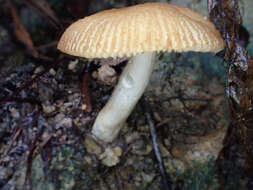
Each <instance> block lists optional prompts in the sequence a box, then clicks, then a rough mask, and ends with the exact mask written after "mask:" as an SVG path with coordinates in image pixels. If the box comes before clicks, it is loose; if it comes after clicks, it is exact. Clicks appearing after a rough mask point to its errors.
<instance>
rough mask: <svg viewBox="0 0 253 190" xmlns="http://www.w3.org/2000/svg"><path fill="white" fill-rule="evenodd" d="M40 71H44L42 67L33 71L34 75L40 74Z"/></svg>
mask: <svg viewBox="0 0 253 190" xmlns="http://www.w3.org/2000/svg"><path fill="white" fill-rule="evenodd" d="M42 71H44V67H43V66H39V67H37V68H36V69H35V71H34V74H38V73H41V72H42Z"/></svg>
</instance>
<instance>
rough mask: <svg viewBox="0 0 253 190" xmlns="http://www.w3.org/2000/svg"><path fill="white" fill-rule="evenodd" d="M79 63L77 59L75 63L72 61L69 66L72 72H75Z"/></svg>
mask: <svg viewBox="0 0 253 190" xmlns="http://www.w3.org/2000/svg"><path fill="white" fill-rule="evenodd" d="M77 63H78V59H76V60H74V61H70V63H69V65H68V69H69V70H71V71H74V70H75V68H76V65H77Z"/></svg>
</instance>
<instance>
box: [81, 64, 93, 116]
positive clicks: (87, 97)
mask: <svg viewBox="0 0 253 190" xmlns="http://www.w3.org/2000/svg"><path fill="white" fill-rule="evenodd" d="M88 71H89V66H88V67H87V68H86V69H85V71H84V73H83V77H82V88H81V91H82V95H83V96H84V98H83V101H84V105H85V106H86V107H85V109H84V110H85V111H86V112H88V113H89V112H91V110H92V106H91V99H90V94H89V88H88V81H89V72H88Z"/></svg>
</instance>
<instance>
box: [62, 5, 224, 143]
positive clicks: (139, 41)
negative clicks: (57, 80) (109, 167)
mask: <svg viewBox="0 0 253 190" xmlns="http://www.w3.org/2000/svg"><path fill="white" fill-rule="evenodd" d="M223 48H224V41H223V39H222V37H221V35H220V33H219V32H218V31H217V30H216V28H215V26H214V25H213V24H212V23H211V22H210V21H209V19H207V18H205V17H204V16H202V15H200V14H198V13H196V12H193V11H192V10H190V9H188V8H186V7H182V6H177V5H171V4H167V3H159V2H156V3H144V4H139V5H135V6H130V7H126V8H119V9H111V10H106V11H102V12H99V13H96V14H93V15H91V16H88V17H85V18H83V19H80V20H78V21H76V22H75V23H73V24H72V25H70V26H69V27H68V28H67V29H66V31H65V32H64V34H63V35H62V37H61V39H60V41H59V44H58V49H59V50H61V51H62V52H64V53H67V54H70V55H74V56H80V57H86V58H109V57H112V58H116V57H118V58H120V57H123V56H125V57H132V59H131V60H130V61H129V63H128V64H127V65H126V67H125V68H124V71H123V72H122V74H121V76H120V78H119V81H118V83H117V85H116V87H115V88H114V91H113V93H112V95H111V97H110V99H109V101H108V102H107V103H106V105H105V106H104V107H103V109H102V110H101V111H100V112H99V114H98V116H97V118H96V120H95V123H94V125H93V128H92V134H93V135H94V136H95V137H96V138H98V139H100V140H102V141H104V142H106V143H108V142H112V141H113V140H114V139H115V137H116V136H117V134H118V133H119V131H120V129H121V128H122V126H123V123H124V122H125V121H126V119H127V118H128V116H129V115H130V113H131V111H132V110H133V108H134V107H135V105H136V103H137V102H138V100H139V98H140V97H141V96H142V94H143V92H144V90H145V88H146V86H147V84H148V82H149V78H150V75H151V73H152V69H153V65H154V63H155V56H156V52H160V51H168V52H171V51H176V52H183V51H197V52H213V53H217V52H219V51H221V50H222V49H223Z"/></svg>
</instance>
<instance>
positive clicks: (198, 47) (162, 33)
mask: <svg viewBox="0 0 253 190" xmlns="http://www.w3.org/2000/svg"><path fill="white" fill-rule="evenodd" d="M224 46H225V45H224V41H223V39H222V37H221V35H220V33H219V32H218V31H217V30H216V28H215V26H214V25H213V24H212V23H211V22H210V20H209V19H207V18H206V17H204V16H202V15H200V14H198V13H196V12H194V11H192V10H190V9H189V8H186V7H182V6H177V5H171V4H168V3H158V2H156V3H144V4H139V5H135V6H130V7H126V8H119V9H110V10H106V11H102V12H99V13H96V14H93V15H91V16H88V17H85V18H83V19H80V20H78V21H76V22H74V23H73V24H71V25H70V26H69V27H68V28H67V29H66V31H65V32H64V33H63V35H62V37H61V39H60V41H59V43H58V49H59V50H61V51H62V52H64V53H67V54H70V55H74V56H80V57H86V58H108V57H113V58H115V57H123V56H127V57H129V56H134V55H136V54H140V53H145V52H151V51H168V52H171V51H177V52H183V51H198V52H214V53H216V52H218V51H220V50H222V49H223V48H224Z"/></svg>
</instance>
